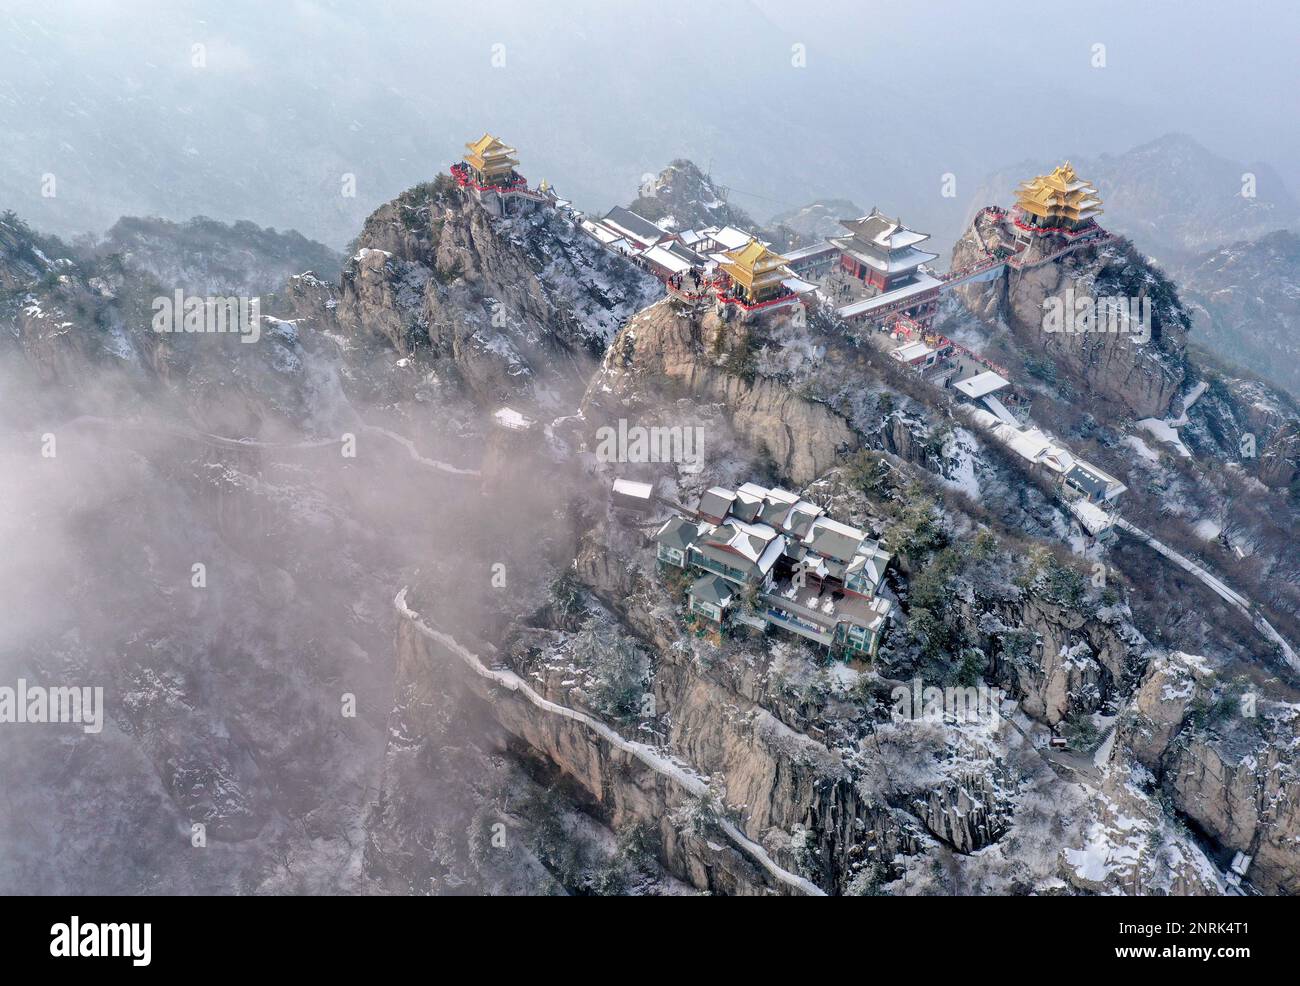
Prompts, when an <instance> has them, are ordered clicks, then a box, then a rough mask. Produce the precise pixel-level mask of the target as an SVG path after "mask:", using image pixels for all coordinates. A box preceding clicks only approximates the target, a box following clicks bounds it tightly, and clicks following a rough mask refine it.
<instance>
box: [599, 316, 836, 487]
mask: <svg viewBox="0 0 1300 986" xmlns="http://www.w3.org/2000/svg"><path fill="white" fill-rule="evenodd" d="M790 318H791V316H790V315H788V314H781V313H776V314H773V315H769V316H764V317H763V320H762V321H759V322H755V323H744V322H741V321H739V320H726V319H724V318H722V317H721V316H719V315H718V314H717V313H716V312H712V311H709V312H704V313H700V312H693V311H688V310H684V309H682V308H680V307H679V306H678V305H677V303H676V302H674V301H672V300H669V299H664V300H663V301H660V302H659V303H657V304H655V305H653V306H651V307H650V308H647V309H646V310H645V311H643V312H641V313H640V314H638V315H637V316H636V317H635V318H633V319H631V320H630V321H629V322H628V323H627V326H626V327H625V328H624V329H623V330H622V331H621V332H619V334H618V335H617V336H616V337H615V338H614V340H613V342H611V344H610V347H609V350H608V352H607V353H606V355H605V359H604V361H603V362H602V364H601V368H600V371H599V372H598V373H597V374H596V375H595V377H593V378H592V382H591V384H590V386H589V387H588V388H587V395H586V397H585V399H584V402H583V413H584V415H585V417H586V418H587V419H588V421H589V423H591V424H593V425H594V424H598V423H601V422H604V421H607V420H609V419H616V418H618V417H620V416H624V417H626V416H629V415H632V416H635V415H637V414H638V413H641V412H647V411H658V410H659V409H661V408H663V407H664V406H665V405H670V404H671V402H672V401H674V400H675V399H677V398H681V397H689V398H690V399H691V400H692V401H693V402H695V403H698V404H703V405H707V404H718V405H720V406H721V407H722V408H723V409H724V413H725V415H726V417H727V418H728V420H729V421H730V423H731V425H732V427H733V428H734V429H735V431H736V432H737V433H738V434H739V435H741V436H742V437H743V438H744V439H745V440H746V441H748V442H749V444H750V445H751V446H753V447H754V448H758V447H760V446H761V447H763V448H765V449H766V450H767V452H768V453H769V454H770V456H771V457H772V459H773V460H774V462H775V463H776V466H777V468H778V469H779V471H780V473H781V474H782V475H786V476H789V477H790V478H791V480H792V481H793V482H795V483H799V484H803V483H808V482H811V481H812V480H813V479H815V478H816V477H817V476H819V475H821V474H822V473H823V472H825V471H826V470H827V469H829V468H830V467H831V466H832V465H833V464H834V463H835V461H836V457H837V455H838V454H839V453H841V452H843V451H845V450H847V449H850V448H854V447H856V446H857V444H858V440H857V438H856V436H855V435H854V433H853V431H852V430H851V429H850V427H849V425H848V423H847V422H846V421H845V419H844V418H843V417H842V416H840V415H839V414H837V413H836V412H834V411H833V410H831V408H830V407H829V406H828V405H826V404H824V403H821V402H819V401H815V400H810V399H808V398H806V397H803V396H801V395H800V394H798V393H797V392H796V391H795V390H793V389H792V388H791V387H789V386H787V385H786V384H784V383H782V382H780V381H778V380H776V379H773V378H771V377H767V376H763V375H759V374H758V373H756V372H755V369H754V362H753V360H754V351H755V350H756V349H757V347H758V337H759V334H760V333H763V332H768V331H775V330H779V328H780V327H781V326H782V325H784V324H787V323H788V322H789V320H790ZM680 423H684V422H679V424H680Z"/></svg>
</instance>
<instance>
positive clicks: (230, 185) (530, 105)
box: [0, 0, 1300, 246]
mask: <svg viewBox="0 0 1300 986" xmlns="http://www.w3.org/2000/svg"><path fill="white" fill-rule="evenodd" d="M488 9H489V8H485V7H482V6H479V5H470V4H465V3H457V4H449V3H441V2H435V3H430V2H412V3H383V2H381V0H375V2H368V3H349V4H345V3H341V2H338V3H335V2H320V0H285V2H277V3H266V2H262V0H222V2H220V3H215V2H213V3H199V2H189V3H186V2H175V0H141V2H132V3H126V2H122V3H116V4H108V3H102V2H98V0H79V2H64V3H61V2H52V0H0V133H3V134H4V143H3V144H2V145H0V164H2V167H0V208H13V209H15V210H17V211H18V212H19V213H20V214H21V215H23V216H24V217H25V218H27V219H28V220H29V221H30V222H32V224H33V225H35V226H37V227H38V228H42V229H46V230H51V231H56V232H60V233H65V234H66V233H71V232H76V231H81V230H90V231H102V230H103V229H104V228H106V227H107V226H108V225H110V224H111V223H112V222H113V221H114V220H115V219H116V218H117V217H118V216H119V215H121V214H123V213H127V214H156V215H163V216H167V217H170V218H177V219H183V218H187V217H189V216H191V215H194V214H196V213H202V214H206V215H210V216H214V217H216V218H220V219H237V218H247V219H252V220H254V221H256V222H258V223H260V224H263V225H268V226H275V227H278V228H287V227H294V228H297V229H299V230H301V231H302V232H304V233H306V234H307V235H309V236H313V237H316V238H318V239H321V240H324V241H325V242H327V243H329V244H331V245H333V246H342V245H343V244H344V243H346V242H347V241H348V240H349V239H350V238H351V237H352V236H353V235H355V233H356V231H357V229H358V227H359V224H360V222H361V221H362V219H364V217H365V215H366V214H367V213H368V212H369V211H370V210H371V209H373V208H374V207H375V206H376V205H378V204H380V203H381V202H383V201H386V200H387V199H389V198H391V197H392V196H394V195H395V194H397V193H398V192H400V191H401V190H402V189H403V188H406V187H408V186H410V185H412V184H414V183H416V182H418V181H421V180H427V179H428V178H430V177H432V176H433V175H434V174H436V173H437V172H438V171H440V170H443V169H445V167H446V165H447V164H448V163H449V161H451V160H454V159H455V158H456V157H458V156H459V153H460V149H461V146H462V145H463V143H464V142H465V141H466V140H471V139H473V138H475V137H477V136H478V135H479V134H481V133H482V132H483V131H485V130H490V131H493V132H496V133H499V134H500V135H501V136H503V137H504V138H506V139H507V140H508V141H510V142H511V143H513V144H515V145H516V146H517V147H518V148H519V150H520V154H521V158H522V161H523V168H522V170H523V171H524V173H525V174H526V175H528V177H529V178H530V179H532V180H537V179H540V178H547V179H550V180H551V181H552V182H553V183H555V184H556V185H557V186H558V187H559V188H560V190H561V191H562V192H563V193H564V194H567V195H569V196H571V197H573V198H574V199H575V200H576V201H577V203H578V204H579V205H580V206H584V207H587V208H591V209H596V208H604V207H607V206H609V205H611V204H614V203H616V202H626V201H628V200H629V199H631V198H632V197H633V196H634V192H635V187H636V185H637V183H638V180H639V178H640V176H641V175H642V174H644V173H645V172H647V171H656V170H658V169H659V168H660V167H662V166H663V164H665V163H666V162H667V161H668V160H670V159H671V158H674V157H679V156H687V157H691V158H693V159H694V160H696V161H697V162H698V163H699V164H701V166H703V167H711V168H712V171H713V173H714V174H715V175H716V176H717V177H719V179H720V180H722V181H724V182H725V183H727V184H728V185H729V186H730V187H731V189H732V194H733V196H734V197H735V201H737V202H738V203H739V204H741V205H743V206H744V207H745V208H746V209H748V210H749V211H750V212H752V213H754V214H755V215H756V216H757V217H758V218H760V219H763V218H766V217H767V216H769V215H770V214H771V213H773V212H776V211H778V210H780V209H782V208H784V207H787V206H790V205H801V204H804V203H805V202H807V201H809V200H810V199H812V198H815V197H847V198H852V199H854V200H856V201H858V202H859V203H860V204H863V205H865V206H870V205H873V204H879V205H881V206H882V207H886V208H889V209H891V210H892V211H899V212H904V213H907V214H909V215H920V216H921V217H922V218H923V220H924V221H927V222H932V223H946V222H947V217H946V216H945V215H944V213H943V211H942V210H944V209H952V210H961V211H964V210H965V209H966V208H967V206H968V202H967V200H966V198H965V197H962V196H959V198H958V200H957V201H955V202H944V201H941V200H939V198H938V190H939V185H940V177H941V176H942V175H943V174H945V173H951V174H954V175H955V176H956V177H957V181H958V187H959V189H961V190H967V191H973V190H974V189H975V188H976V187H978V186H979V184H980V183H981V182H982V180H983V179H984V178H985V177H986V176H987V175H988V174H989V172H991V171H994V170H996V169H1000V168H1004V167H1006V166H1007V165H1009V164H1014V163H1016V162H1018V161H1024V160H1029V159H1041V158H1048V159H1056V158H1064V157H1070V156H1076V157H1077V156H1090V155H1093V154H1096V153H1098V152H1101V151H1115V152H1118V151H1123V150H1126V149H1128V148H1130V147H1132V146H1134V145H1136V144H1140V143H1143V142H1145V141H1147V140H1150V139H1152V138H1154V137H1157V136H1159V135H1161V134H1164V133H1167V132H1169V131H1184V132H1186V133H1188V134H1190V135H1191V136H1193V137H1194V138H1196V140H1198V141H1199V142H1201V143H1202V144H1204V145H1205V146H1207V147H1208V148H1210V149H1211V150H1213V151H1215V152H1217V153H1220V154H1222V155H1224V156H1226V157H1228V158H1230V159H1232V160H1233V161H1239V162H1241V163H1242V164H1243V165H1247V164H1253V163H1255V162H1258V161H1264V162H1267V163H1268V164H1271V165H1272V166H1273V167H1274V168H1275V169H1276V170H1277V171H1278V172H1279V173H1281V174H1283V175H1285V176H1287V177H1288V178H1290V176H1293V175H1295V174H1296V173H1297V171H1300V128H1297V127H1296V113H1295V109H1294V106H1295V93H1296V92H1297V91H1300V84H1298V83H1300V78H1298V73H1297V65H1296V63H1297V59H1296V55H1295V50H1294V49H1295V41H1296V38H1297V37H1300V5H1296V4H1294V3H1284V2H1260V3H1244V4H1237V5H1232V6H1225V5H1224V4H1222V3H1211V2H1206V0H1183V2H1144V3H1141V4H1134V3H1131V2H1092V3H1083V4H1079V3H1073V4H1043V3H1041V2H1033V3H1022V2H1016V0H1007V2H991V0H981V2H965V0H953V2H947V0H931V2H926V3H921V2H914V0H907V2H895V3H881V2H867V3H862V2H816V0H811V2H800V3H788V2H782V0H721V2H716V3H708V4H704V3H688V2H678V0H666V2H655V3H643V2H634V0H628V2H596V0H592V2H585V0H584V2H556V3H548V4H537V3H532V2H524V0H498V2H495V3H493V4H492V5H491V7H490V10H491V11H492V12H491V13H490V14H489V13H487V12H486V10H488ZM1098 45H1103V46H1104V51H1103V50H1102V49H1099V48H1097V47H1096V46H1098ZM196 46H197V47H196ZM1103 59H1104V64H1102V61H1103ZM346 175H354V176H355V187H356V195H355V197H349V196H347V195H345V194H343V192H344V190H345V186H346V179H345V177H344V176H346ZM47 176H53V179H54V184H53V188H54V192H55V194H54V195H53V196H49V195H48V194H46V195H43V194H42V192H43V191H46V192H48V191H49V189H50V180H49V178H48V177H47ZM1291 184H1292V186H1293V188H1294V186H1295V185H1296V184H1297V183H1296V182H1295V181H1291Z"/></svg>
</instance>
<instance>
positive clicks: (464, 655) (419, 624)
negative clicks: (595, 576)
mask: <svg viewBox="0 0 1300 986" xmlns="http://www.w3.org/2000/svg"><path fill="white" fill-rule="evenodd" d="M407 588H408V587H407V586H403V587H402V590H401V591H400V592H399V593H398V594H397V595H396V597H394V599H393V606H394V607H395V608H396V609H397V612H398V613H399V614H401V615H402V616H403V617H405V618H406V619H407V620H409V621H410V622H411V625H412V626H414V627H415V628H416V629H417V630H419V631H420V633H421V634H423V635H424V636H426V637H428V638H430V639H431V640H436V641H437V642H438V643H439V644H441V645H442V646H443V647H445V648H446V649H447V650H449V651H451V652H452V653H453V654H456V655H457V656H458V657H459V658H460V659H461V660H462V661H464V662H465V664H466V665H468V666H469V668H470V670H471V671H473V672H474V673H475V674H477V675H478V676H479V677H481V678H486V679H487V680H488V681H491V682H493V683H494V684H496V685H499V686H501V687H502V688H505V689H506V690H508V691H512V692H515V693H516V694H518V695H521V696H522V697H524V698H526V699H527V700H528V701H529V702H531V703H532V704H533V705H535V706H536V707H537V708H539V709H541V710H542V711H544V712H550V713H552V714H554V715H557V716H562V717H564V718H565V719H571V720H573V721H574V722H579V723H581V724H582V725H584V726H586V727H587V728H588V729H590V730H592V732H594V733H596V734H597V735H598V736H600V738H601V739H603V740H605V742H607V743H609V744H610V745H611V746H614V747H615V748H617V749H619V750H622V751H623V752H624V753H628V754H631V755H632V756H634V757H636V758H637V759H638V760H640V761H641V762H642V763H643V764H645V765H646V766H647V767H649V768H650V769H651V770H653V771H654V772H655V773H657V774H659V775H661V776H663V777H667V778H668V779H669V780H671V781H673V782H674V783H675V784H677V785H678V786H680V787H681V788H682V789H683V790H685V791H686V792H687V793H688V794H690V795H692V796H693V797H699V796H701V795H703V794H705V793H706V792H707V791H708V785H707V784H705V783H704V781H702V780H700V778H698V777H696V776H695V775H694V774H692V773H690V772H689V771H687V770H685V769H684V768H682V767H681V765H679V764H676V763H674V762H673V761H672V760H670V759H669V758H668V757H666V756H664V755H663V754H662V753H660V752H659V751H658V750H656V749H654V747H651V746H647V745H646V744H644V743H636V742H633V741H632V740H627V739H624V738H623V737H622V736H621V735H619V734H618V733H616V732H615V731H614V730H613V729H610V728H609V726H607V725H605V724H604V723H603V722H600V721H598V720H596V719H595V718H593V717H592V716H589V715H587V714H586V713H585V712H579V711H577V710H576V709H570V708H568V707H567V706H564V705H558V704H556V703H555V702H552V701H549V700H548V699H545V698H543V697H542V696H541V695H539V694H537V692H535V691H533V689H532V688H531V687H529V685H528V683H527V682H525V681H524V680H523V679H522V678H520V677H519V676H518V675H517V674H515V673H514V672H513V671H507V670H494V669H492V668H489V667H488V666H487V665H485V664H484V663H483V662H482V661H481V660H479V657H478V655H476V654H474V653H473V652H472V651H470V650H468V649H467V648H465V647H464V646H463V645H461V644H460V643H459V642H458V641H457V640H456V638H454V637H452V636H451V635H450V634H446V633H443V632H442V631H440V630H435V629H433V628H432V627H430V626H429V625H428V624H426V623H425V622H424V620H423V619H422V618H421V616H420V614H419V613H416V612H415V611H414V610H412V609H411V608H410V607H408V606H407V605H406V590H407ZM717 821H718V827H719V828H720V829H721V830H722V831H723V832H724V833H725V834H726V836H727V838H729V839H730V840H731V841H732V842H733V843H735V845H736V847H737V848H738V849H740V850H741V851H742V852H744V853H745V854H746V855H747V856H749V857H750V858H751V859H753V860H754V862H756V863H758V865H759V866H761V867H763V869H764V870H766V871H767V872H768V874H770V875H771V876H772V878H773V879H775V880H777V881H778V882H779V883H782V884H784V885H785V886H787V887H790V888H791V889H793V890H797V891H798V892H800V893H802V894H806V895H808V896H810V897H825V896H826V892H825V891H824V890H822V889H821V888H820V887H818V886H817V885H816V884H815V883H813V882H812V881H811V880H807V879H805V878H804V877H801V876H799V875H798V874H795V873H791V872H790V871H789V870H786V869H782V868H781V867H780V866H778V865H777V864H776V862H775V861H774V860H773V859H772V857H771V856H769V855H768V854H767V851H766V850H765V849H764V848H763V847H762V846H760V845H759V844H758V843H756V842H754V841H753V840H751V839H750V838H749V837H748V836H746V835H745V833H743V832H742V831H741V830H740V829H739V828H738V827H737V826H736V825H734V824H733V823H732V822H730V821H728V820H727V819H726V818H722V817H720V818H718V820H717Z"/></svg>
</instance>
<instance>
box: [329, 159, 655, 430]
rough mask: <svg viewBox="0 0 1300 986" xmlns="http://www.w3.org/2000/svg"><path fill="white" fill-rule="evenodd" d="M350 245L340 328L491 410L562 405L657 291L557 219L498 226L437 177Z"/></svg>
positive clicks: (370, 223) (540, 217) (378, 215)
mask: <svg viewBox="0 0 1300 986" xmlns="http://www.w3.org/2000/svg"><path fill="white" fill-rule="evenodd" d="M353 246H354V252H353V255H352V257H351V259H349V260H348V262H347V264H346V265H345V266H344V270H343V275H342V280H341V284H340V287H339V290H338V296H337V301H336V307H335V309H334V311H333V315H334V318H335V319H336V321H337V324H338V325H339V326H340V327H341V328H342V329H343V330H344V331H345V332H347V333H349V334H353V335H360V336H364V335H378V336H380V337H382V338H383V339H384V340H385V341H387V342H388V343H389V344H390V345H391V346H392V347H393V349H395V350H396V351H397V352H398V354H399V355H400V356H402V357H406V356H415V357H417V358H420V359H431V360H433V361H434V362H435V363H441V364H442V365H443V366H444V367H445V368H446V369H447V370H448V371H449V372H451V373H452V374H454V375H455V376H457V377H458V378H459V379H460V380H461V381H462V382H463V383H464V384H465V386H466V388H467V389H468V391H469V392H470V393H471V394H472V395H473V396H474V398H475V399H476V400H477V401H478V402H479V403H480V404H481V405H483V406H489V407H490V406H497V405H500V404H501V403H504V402H507V401H512V400H513V401H524V402H526V403H535V404H542V405H548V406H550V407H552V408H553V409H555V408H559V407H563V406H565V402H566V400H567V399H569V398H567V397H566V396H565V395H570V394H573V393H575V392H576V391H578V390H580V389H581V387H582V384H583V381H584V380H585V375H586V372H587V368H588V367H589V366H590V364H591V363H592V362H593V361H594V360H595V359H597V358H599V356H600V354H601V353H602V352H603V350H604V345H605V343H606V342H608V340H609V339H610V338H611V337H612V335H613V334H614V332H615V331H616V330H617V328H618V326H619V325H620V324H621V322H622V320H623V319H624V318H626V317H627V316H629V315H631V314H632V313H633V312H635V311H637V310H638V309H640V308H641V307H643V306H644V305H646V304H648V303H649V302H650V301H651V300H652V299H653V298H655V297H658V296H659V294H660V293H661V292H662V288H661V287H660V286H659V284H658V282H657V281H655V280H654V278H652V277H650V276H648V275H646V274H644V273H643V272H641V271H640V270H638V269H637V268H635V267H633V266H632V265H630V264H629V263H627V262H626V261H624V260H622V259H620V258H617V257H614V256H612V255H610V254H608V253H606V252H604V251H602V250H600V249H599V248H598V247H597V246H596V244H595V243H594V242H592V241H591V240H590V239H589V238H587V237H586V236H585V235H584V234H583V233H582V232H581V231H580V230H578V229H576V228H575V226H574V225H573V223H572V221H571V220H568V219H566V218H565V217H564V216H562V215H559V214H557V213H554V212H551V211H543V212H538V213H535V214H531V215H525V216H519V217H515V218H508V219H495V218H493V217H491V216H490V215H488V214H487V213H486V212H485V211H484V210H483V209H481V208H479V206H478V205H477V204H476V203H474V202H473V201H471V200H470V199H469V198H468V197H467V196H465V195H464V194H463V193H461V192H459V191H458V190H456V188H455V186H454V185H453V184H452V183H451V182H450V180H449V179H447V178H446V177H445V176H444V177H443V178H441V179H439V180H438V181H436V182H432V183H429V184H427V185H421V186H418V187H417V188H414V189H411V190H410V191H408V192H406V193H404V194H403V195H401V196H399V197H398V198H397V199H395V200H394V201H393V202H390V203H388V204H387V205H385V206H382V207H381V208H380V209H378V210H376V211H375V213H374V214H372V215H371V217H370V218H369V219H368V220H367V221H366V225H365V227H364V228H363V229H362V232H361V235H360V236H359V237H358V238H357V240H356V241H355V243H354V244H353ZM569 406H571V405H569Z"/></svg>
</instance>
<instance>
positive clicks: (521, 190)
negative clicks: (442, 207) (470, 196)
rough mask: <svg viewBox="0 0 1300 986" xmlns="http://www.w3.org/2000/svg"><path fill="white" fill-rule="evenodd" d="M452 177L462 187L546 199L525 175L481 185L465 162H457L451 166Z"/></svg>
mask: <svg viewBox="0 0 1300 986" xmlns="http://www.w3.org/2000/svg"><path fill="white" fill-rule="evenodd" d="M450 170H451V177H452V178H454V179H455V181H456V184H457V185H459V186H460V187H461V188H472V189H475V190H476V191H479V192H498V193H500V194H501V195H522V196H524V197H525V198H530V199H536V200H537V201H538V202H543V201H545V199H546V196H544V195H543V194H542V193H541V192H538V191H534V190H533V189H531V188H529V187H528V179H527V178H525V177H524V176H523V175H518V174H517V175H515V177H514V178H513V179H512V180H511V181H510V182H508V183H507V184H505V185H480V184H479V183H478V182H476V181H474V180H473V179H472V178H470V176H469V168H467V167H466V166H465V165H464V164H463V163H460V162H458V163H456V164H453V165H452V166H451V169H450Z"/></svg>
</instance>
